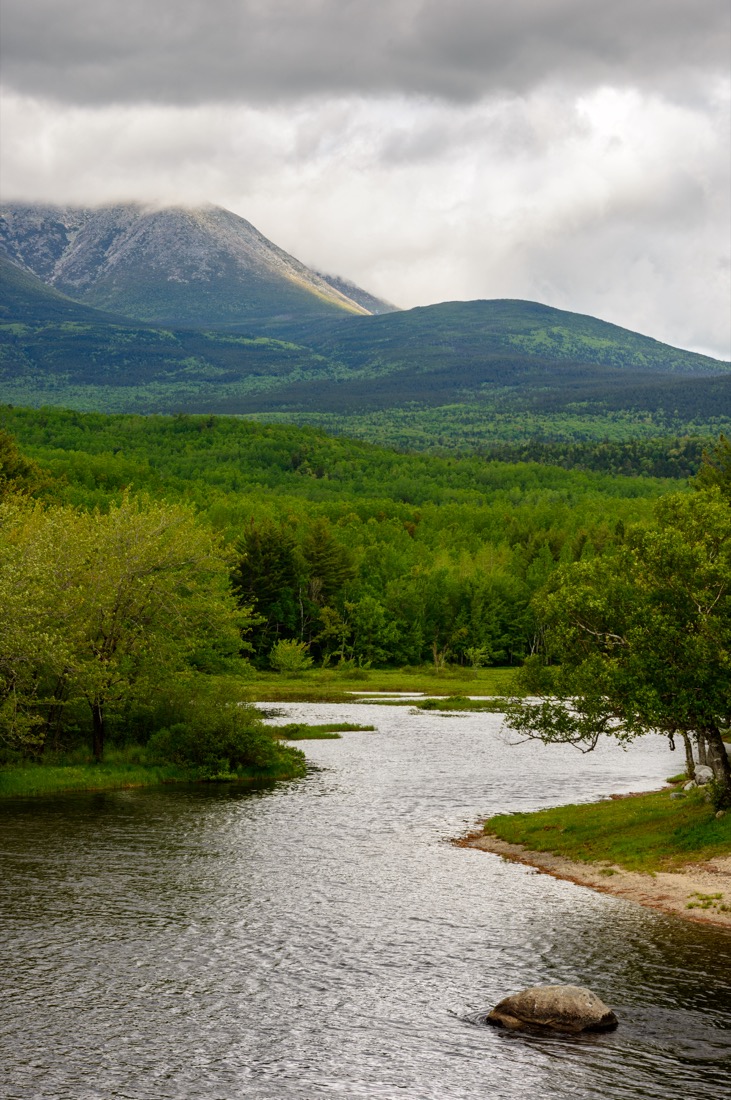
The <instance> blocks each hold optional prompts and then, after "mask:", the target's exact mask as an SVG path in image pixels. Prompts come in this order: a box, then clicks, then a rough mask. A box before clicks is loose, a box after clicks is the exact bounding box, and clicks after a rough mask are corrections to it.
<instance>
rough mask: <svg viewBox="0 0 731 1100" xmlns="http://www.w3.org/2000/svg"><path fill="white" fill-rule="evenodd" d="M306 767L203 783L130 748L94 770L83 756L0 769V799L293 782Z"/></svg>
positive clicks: (241, 772)
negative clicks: (159, 787) (199, 784)
mask: <svg viewBox="0 0 731 1100" xmlns="http://www.w3.org/2000/svg"><path fill="white" fill-rule="evenodd" d="M304 770H305V769H304V764H302V765H299V763H298V762H297V761H295V762H292V761H288V762H287V763H285V762H282V764H281V765H280V766H279V767H278V768H269V769H256V768H246V767H239V768H237V769H236V771H234V772H227V773H223V774H220V775H215V776H211V775H210V774H208V775H206V776H204V777H202V775H201V771H200V769H195V768H184V767H180V766H179V765H176V764H148V763H145V762H144V750H143V749H142V748H141V747H140V746H131V747H128V748H127V749H125V750H117V751H116V752H115V750H113V749H112V750H111V751H110V752H109V754H108V759H107V760H106V761H105V762H104V763H102V764H96V763H94V762H93V760H91V759H84V758H83V756H82V757H81V758H77V759H66V760H57V761H54V762H51V763H43V764H31V763H23V764H17V765H15V766H5V767H3V768H1V769H0V799H3V798H17V797H21V796H25V795H36V794H60V793H62V792H63V791H105V790H114V789H122V788H124V787H154V786H157V785H158V784H160V783H195V782H202V781H205V782H229V783H244V784H248V785H250V786H253V785H255V784H259V783H269V782H274V781H275V780H277V779H294V778H296V777H297V776H299V775H302V774H304Z"/></svg>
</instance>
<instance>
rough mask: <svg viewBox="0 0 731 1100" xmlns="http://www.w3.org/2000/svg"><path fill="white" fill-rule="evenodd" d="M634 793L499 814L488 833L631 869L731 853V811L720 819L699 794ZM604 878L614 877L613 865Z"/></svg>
mask: <svg viewBox="0 0 731 1100" xmlns="http://www.w3.org/2000/svg"><path fill="white" fill-rule="evenodd" d="M670 794H671V791H669V790H663V791H652V792H650V793H649V794H641V795H629V796H627V797H625V798H619V797H618V798H612V799H609V800H607V801H604V802H594V803H588V804H584V805H578V806H558V807H556V808H554V809H550V810H539V811H538V812H536V813H525V814H499V815H497V816H495V817H491V818H489V819H488V820H487V821H486V822H485V826H484V828H485V832H486V833H488V834H490V835H492V836H497V837H499V838H500V839H501V840H506V841H508V842H509V843H511V844H522V845H523V846H524V847H526V848H529V849H530V850H531V851H534V852H551V853H553V854H554V855H558V856H563V857H564V858H566V859H572V860H577V861H581V862H591V863H607V864H615V865H616V866H618V867H623V868H625V869H626V870H629V871H644V872H650V873H651V872H653V871H671V870H675V869H677V868H678V867H682V866H683V864H686V863H694V862H701V861H703V860H706V859H712V858H713V857H714V856H722V855H731V813H726V814H725V815H724V816H723V817H721V818H716V816H715V813H714V811H713V809H712V807H711V806H709V804H708V803H707V802H706V801H705V800H704V798H703V795H702V794H701V793H699V792H691V793H690V794H688V796H687V797H684V798H682V799H677V800H676V799H671V798H670ZM604 873H605V874H611V867H608V868H607V869H606V870H605V872H604Z"/></svg>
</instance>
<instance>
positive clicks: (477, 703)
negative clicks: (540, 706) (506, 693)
mask: <svg viewBox="0 0 731 1100" xmlns="http://www.w3.org/2000/svg"><path fill="white" fill-rule="evenodd" d="M413 705H414V706H415V707H418V709H419V710H439V711H451V710H477V711H480V710H486V711H490V712H491V713H497V714H501V713H502V711H503V710H504V708H505V700H504V699H503V698H498V699H468V698H467V697H465V696H464V695H450V696H449V697H448V698H447V699H418V700H416V702H415V703H414V704H413Z"/></svg>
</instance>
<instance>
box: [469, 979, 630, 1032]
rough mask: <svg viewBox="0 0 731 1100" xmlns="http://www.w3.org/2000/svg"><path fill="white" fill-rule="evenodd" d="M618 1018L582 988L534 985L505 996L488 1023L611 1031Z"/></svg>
mask: <svg viewBox="0 0 731 1100" xmlns="http://www.w3.org/2000/svg"><path fill="white" fill-rule="evenodd" d="M617 1022H618V1021H617V1017H616V1016H615V1015H614V1013H613V1012H612V1010H611V1009H609V1008H607V1006H606V1005H605V1004H604V1002H603V1001H601V1000H600V999H599V997H597V995H596V993H592V991H591V990H590V989H586V988H585V987H584V986H581V985H535V986H532V987H531V988H530V989H524V990H523V991H522V993H514V994H513V995H512V996H511V997H506V998H505V999H504V1000H502V1001H501V1002H500V1004H499V1005H496V1006H495V1008H493V1010H492V1012H491V1013H490V1014H489V1016H488V1017H487V1023H488V1024H494V1025H496V1026H497V1027H508V1028H512V1029H513V1030H516V1029H518V1028H523V1027H541V1028H553V1029H554V1030H555V1031H573V1032H577V1031H611V1030H612V1029H613V1028H615V1027H616V1026H617Z"/></svg>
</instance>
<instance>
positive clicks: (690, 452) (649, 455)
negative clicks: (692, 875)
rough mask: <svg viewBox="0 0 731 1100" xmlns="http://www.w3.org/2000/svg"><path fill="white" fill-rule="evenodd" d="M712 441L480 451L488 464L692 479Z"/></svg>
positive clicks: (501, 446)
mask: <svg viewBox="0 0 731 1100" xmlns="http://www.w3.org/2000/svg"><path fill="white" fill-rule="evenodd" d="M711 445H712V440H710V439H709V438H706V437H702V436H683V437H680V438H676V437H670V438H667V437H666V438H662V439H631V440H626V441H621V442H620V441H618V440H603V441H602V442H597V443H594V442H591V443H588V442H581V443H579V442H573V443H568V442H563V443H555V442H551V443H547V442H542V441H539V440H529V441H527V442H524V443H497V444H493V445H492V446H490V447H485V448H482V449H481V450H480V454H481V455H482V456H483V457H484V458H485V459H487V460H488V461H489V460H495V459H497V460H498V461H500V462H540V463H542V464H544V463H545V464H548V465H553V466H562V467H563V468H564V469H566V470H593V471H597V472H600V473H604V474H612V475H614V476H621V477H639V476H641V477H661V478H667V477H672V478H680V479H685V478H690V477H694V476H695V475H696V474H697V473H698V471H699V469H700V467H701V462H702V460H703V454H704V452H706V451H708V449H709V447H711Z"/></svg>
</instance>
